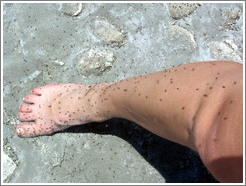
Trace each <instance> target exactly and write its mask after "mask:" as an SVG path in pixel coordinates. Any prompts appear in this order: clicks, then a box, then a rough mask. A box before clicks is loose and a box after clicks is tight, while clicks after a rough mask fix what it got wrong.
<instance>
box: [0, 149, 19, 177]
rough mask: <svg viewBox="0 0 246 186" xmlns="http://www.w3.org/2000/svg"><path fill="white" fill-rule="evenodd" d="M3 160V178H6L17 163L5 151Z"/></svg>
mask: <svg viewBox="0 0 246 186" xmlns="http://www.w3.org/2000/svg"><path fill="white" fill-rule="evenodd" d="M2 153H3V154H2V161H3V180H6V179H7V177H8V176H9V175H11V174H12V173H13V172H14V170H15V169H16V164H15V163H14V162H13V160H12V159H11V158H10V157H9V156H8V155H7V154H5V153H4V152H2Z"/></svg>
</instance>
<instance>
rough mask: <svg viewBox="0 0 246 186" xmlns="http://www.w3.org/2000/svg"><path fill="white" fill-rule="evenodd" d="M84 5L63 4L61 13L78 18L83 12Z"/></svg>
mask: <svg viewBox="0 0 246 186" xmlns="http://www.w3.org/2000/svg"><path fill="white" fill-rule="evenodd" d="M82 8H83V4H82V3H62V5H61V11H62V12H63V13H64V14H66V15H69V16H73V17H75V16H78V15H79V14H80V13H81V12H82Z"/></svg>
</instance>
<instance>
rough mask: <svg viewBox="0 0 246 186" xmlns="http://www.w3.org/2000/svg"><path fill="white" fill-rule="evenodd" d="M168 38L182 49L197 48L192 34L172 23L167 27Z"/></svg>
mask: <svg viewBox="0 0 246 186" xmlns="http://www.w3.org/2000/svg"><path fill="white" fill-rule="evenodd" d="M167 30H168V38H169V40H170V41H171V42H172V44H174V45H175V46H180V47H179V48H183V49H184V50H189V51H193V50H195V49H196V48H197V43H196V41H195V39H194V36H193V35H192V34H191V33H190V32H189V31H188V30H186V29H184V28H182V27H180V26H177V25H173V26H169V27H167Z"/></svg>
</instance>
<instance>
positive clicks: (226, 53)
mask: <svg viewBox="0 0 246 186" xmlns="http://www.w3.org/2000/svg"><path fill="white" fill-rule="evenodd" d="M209 49H210V52H211V54H212V56H213V58H214V59H216V60H226V61H234V62H242V59H241V58H240V56H239V55H237V54H236V51H237V46H236V45H235V44H234V43H233V42H232V41H230V40H226V41H224V42H212V43H210V45H209Z"/></svg>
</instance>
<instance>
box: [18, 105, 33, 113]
mask: <svg viewBox="0 0 246 186" xmlns="http://www.w3.org/2000/svg"><path fill="white" fill-rule="evenodd" d="M31 107H32V105H30V104H22V105H20V107H19V111H20V112H26V113H30V112H32V108H31Z"/></svg>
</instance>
